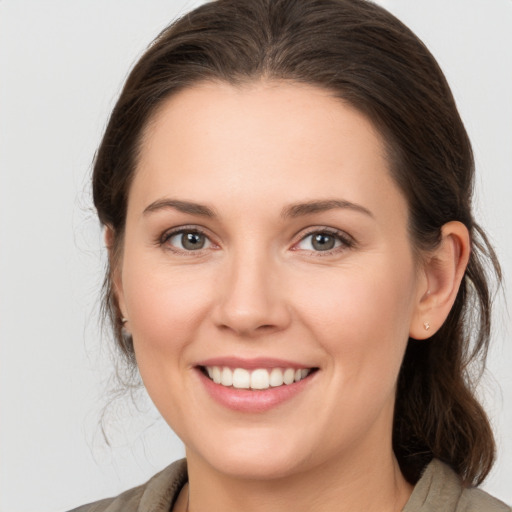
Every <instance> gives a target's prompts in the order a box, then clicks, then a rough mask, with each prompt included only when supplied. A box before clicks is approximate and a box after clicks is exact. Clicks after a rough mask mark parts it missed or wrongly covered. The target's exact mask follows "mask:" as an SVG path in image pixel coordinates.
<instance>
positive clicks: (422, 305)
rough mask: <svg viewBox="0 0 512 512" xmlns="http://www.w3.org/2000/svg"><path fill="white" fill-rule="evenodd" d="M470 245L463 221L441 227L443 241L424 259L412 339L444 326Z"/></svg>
mask: <svg viewBox="0 0 512 512" xmlns="http://www.w3.org/2000/svg"><path fill="white" fill-rule="evenodd" d="M470 248H471V242H470V236H469V232H468V229H467V228H466V226H465V225H464V224H462V223H461V222H458V221H452V222H448V223H447V224H445V225H444V226H443V227H442V228H441V242H440V243H439V245H438V246H437V247H436V248H435V249H434V250H433V251H431V252H429V253H428V254H427V255H426V256H425V258H424V263H423V268H422V272H423V274H424V276H425V279H424V280H422V285H421V286H422V289H421V290H419V293H418V294H419V296H418V299H417V304H416V308H415V312H414V315H413V318H412V320H411V326H410V331H409V336H410V337H411V338H414V339H417V340H423V339H426V338H430V336H432V335H433V334H434V333H435V332H437V331H438V330H439V328H440V327H441V326H442V325H443V323H444V321H445V320H446V318H447V317H448V314H449V313H450V310H451V309H452V306H453V303H454V302H455V298H456V297H457V293H458V291H459V287H460V283H461V281H462V278H463V277H464V272H465V270H466V267H467V264H468V261H469V255H470Z"/></svg>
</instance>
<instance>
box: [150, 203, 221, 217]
mask: <svg viewBox="0 0 512 512" xmlns="http://www.w3.org/2000/svg"><path fill="white" fill-rule="evenodd" d="M169 208H171V209H174V210H178V211H180V212H182V213H189V214H191V215H199V216H201V217H215V213H214V211H213V210H212V209H211V208H208V207H207V206H204V205H202V204H198V203H193V202H190V201H178V200H177V199H159V200H158V201H155V202H153V203H151V204H150V205H149V206H147V207H146V208H145V209H144V212H143V213H144V215H146V214H148V213H151V212H156V211H158V210H166V209H169Z"/></svg>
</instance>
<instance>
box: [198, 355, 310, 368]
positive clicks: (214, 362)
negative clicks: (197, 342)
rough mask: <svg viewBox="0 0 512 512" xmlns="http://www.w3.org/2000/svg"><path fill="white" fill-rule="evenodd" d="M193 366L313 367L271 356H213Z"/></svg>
mask: <svg viewBox="0 0 512 512" xmlns="http://www.w3.org/2000/svg"><path fill="white" fill-rule="evenodd" d="M194 366H227V367H228V368H245V369H247V370H256V369H258V368H294V369H296V370H298V369H302V368H313V366H311V365H310V364H302V363H298V362H296V361H289V360H286V359H276V358H272V357H256V358H250V359H244V358H241V357H233V356H228V357H213V358H210V359H205V360H203V361H199V362H198V363H196V364H195V365H194Z"/></svg>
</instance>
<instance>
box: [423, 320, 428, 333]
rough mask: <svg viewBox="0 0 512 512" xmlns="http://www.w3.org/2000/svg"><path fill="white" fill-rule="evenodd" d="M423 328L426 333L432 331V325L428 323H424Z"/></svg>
mask: <svg viewBox="0 0 512 512" xmlns="http://www.w3.org/2000/svg"><path fill="white" fill-rule="evenodd" d="M423 327H424V328H425V331H428V330H429V329H430V324H429V323H428V322H423Z"/></svg>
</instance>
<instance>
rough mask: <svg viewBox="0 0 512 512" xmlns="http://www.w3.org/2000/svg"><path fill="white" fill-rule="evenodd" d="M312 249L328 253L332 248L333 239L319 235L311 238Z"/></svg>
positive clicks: (329, 236)
mask: <svg viewBox="0 0 512 512" xmlns="http://www.w3.org/2000/svg"><path fill="white" fill-rule="evenodd" d="M313 247H314V248H315V249H317V250H318V251H328V250H329V249H332V248H333V247H334V237H332V236H331V235H326V234H323V233H319V234H318V235H315V236H314V237H313Z"/></svg>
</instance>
